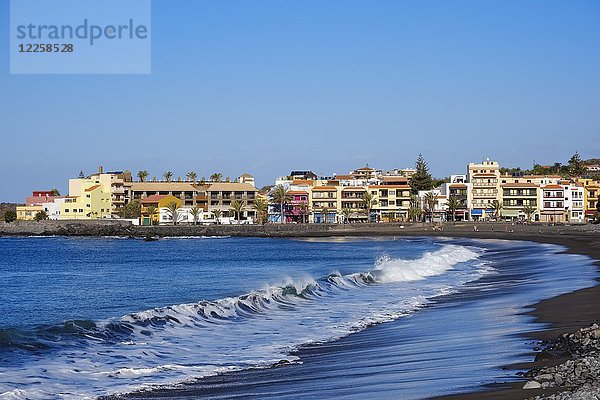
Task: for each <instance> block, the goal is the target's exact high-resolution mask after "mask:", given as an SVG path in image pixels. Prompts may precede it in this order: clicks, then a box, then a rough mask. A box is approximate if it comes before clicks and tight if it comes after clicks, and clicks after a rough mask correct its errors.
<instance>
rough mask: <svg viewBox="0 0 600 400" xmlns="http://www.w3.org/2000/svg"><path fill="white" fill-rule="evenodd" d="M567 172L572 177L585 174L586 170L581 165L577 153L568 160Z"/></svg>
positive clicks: (581, 162)
mask: <svg viewBox="0 0 600 400" xmlns="http://www.w3.org/2000/svg"><path fill="white" fill-rule="evenodd" d="M569 172H570V174H571V175H572V176H582V175H585V173H586V172H587V168H586V167H585V165H584V164H583V160H582V159H581V157H580V156H579V153H578V152H575V154H573V156H572V157H571V158H570V159H569Z"/></svg>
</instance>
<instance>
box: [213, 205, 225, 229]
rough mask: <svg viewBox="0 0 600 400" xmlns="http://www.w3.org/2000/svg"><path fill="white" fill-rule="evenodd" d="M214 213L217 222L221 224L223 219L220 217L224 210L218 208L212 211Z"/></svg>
mask: <svg viewBox="0 0 600 400" xmlns="http://www.w3.org/2000/svg"><path fill="white" fill-rule="evenodd" d="M212 213H213V215H214V216H215V221H216V224H217V225H219V224H220V223H221V220H220V218H221V216H222V215H223V211H221V210H219V209H216V210H213V212H212Z"/></svg>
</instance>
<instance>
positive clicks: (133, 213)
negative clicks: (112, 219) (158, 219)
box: [116, 200, 142, 219]
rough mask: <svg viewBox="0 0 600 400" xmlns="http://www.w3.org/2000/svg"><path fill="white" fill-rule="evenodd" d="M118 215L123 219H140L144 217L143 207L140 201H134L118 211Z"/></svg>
mask: <svg viewBox="0 0 600 400" xmlns="http://www.w3.org/2000/svg"><path fill="white" fill-rule="evenodd" d="M116 214H117V215H118V216H119V217H121V218H129V219H131V218H139V217H140V216H141V215H142V207H141V204H140V202H139V201H138V200H134V201H132V202H130V203H127V204H125V205H124V206H123V207H121V208H120V209H119V210H117V211H116Z"/></svg>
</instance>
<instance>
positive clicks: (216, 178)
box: [210, 172, 223, 182]
mask: <svg viewBox="0 0 600 400" xmlns="http://www.w3.org/2000/svg"><path fill="white" fill-rule="evenodd" d="M222 180H223V174H222V173H220V172H215V173H214V174H212V175H211V176H210V181H211V182H221V181H222Z"/></svg>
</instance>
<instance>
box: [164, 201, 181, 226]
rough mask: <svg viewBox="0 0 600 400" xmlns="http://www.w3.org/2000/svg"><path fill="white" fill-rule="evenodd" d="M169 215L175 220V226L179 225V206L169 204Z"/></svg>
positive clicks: (172, 203)
mask: <svg viewBox="0 0 600 400" xmlns="http://www.w3.org/2000/svg"><path fill="white" fill-rule="evenodd" d="M167 213H168V214H169V215H170V216H171V218H172V219H173V225H177V219H178V218H179V205H178V204H177V203H176V202H174V201H172V202H170V203H169V204H167Z"/></svg>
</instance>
